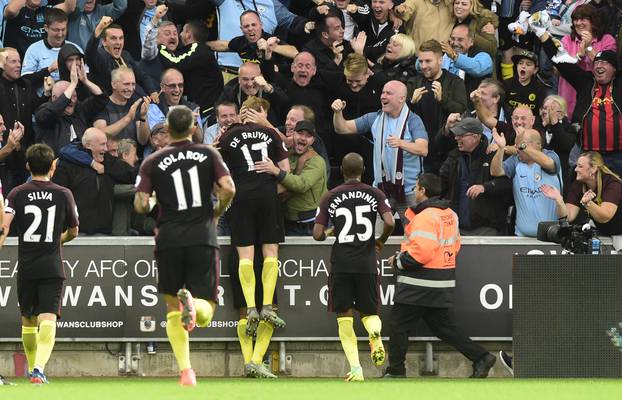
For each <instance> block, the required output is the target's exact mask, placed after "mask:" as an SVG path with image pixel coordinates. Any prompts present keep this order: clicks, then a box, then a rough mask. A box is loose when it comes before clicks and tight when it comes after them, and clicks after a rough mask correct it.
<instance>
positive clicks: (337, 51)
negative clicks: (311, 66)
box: [303, 14, 353, 71]
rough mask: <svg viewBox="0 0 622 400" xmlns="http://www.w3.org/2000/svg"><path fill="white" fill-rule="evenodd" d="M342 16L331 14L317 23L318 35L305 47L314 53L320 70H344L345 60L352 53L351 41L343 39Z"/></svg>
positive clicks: (316, 31)
mask: <svg viewBox="0 0 622 400" xmlns="http://www.w3.org/2000/svg"><path fill="white" fill-rule="evenodd" d="M343 32H344V30H343V25H342V22H341V18H339V16H337V15H335V14H329V15H327V16H326V17H324V18H323V19H322V20H320V21H319V22H317V23H316V27H315V34H316V37H315V38H313V39H311V40H310V41H309V42H308V43H307V44H306V45H305V46H304V48H303V51H307V52H309V53H311V54H312V55H313V57H314V58H315V62H316V65H317V67H318V68H319V69H320V71H343V60H345V58H346V57H347V56H348V54H350V53H352V52H353V50H352V46H351V45H350V42H348V41H344V40H343Z"/></svg>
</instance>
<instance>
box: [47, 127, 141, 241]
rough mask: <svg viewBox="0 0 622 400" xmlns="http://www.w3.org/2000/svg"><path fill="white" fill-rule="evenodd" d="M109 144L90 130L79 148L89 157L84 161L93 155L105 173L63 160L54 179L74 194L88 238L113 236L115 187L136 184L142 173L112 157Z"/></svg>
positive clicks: (86, 132) (92, 129)
mask: <svg viewBox="0 0 622 400" xmlns="http://www.w3.org/2000/svg"><path fill="white" fill-rule="evenodd" d="M107 142H108V138H107V136H106V133H104V131H102V130H100V129H97V128H89V129H87V130H86V131H85V132H84V135H83V136H82V144H81V145H80V146H78V150H79V151H81V152H83V153H85V155H84V157H87V156H89V155H90V156H91V157H92V158H93V160H94V161H95V162H97V163H100V164H102V165H103V166H104V171H105V173H103V174H100V173H98V172H97V171H95V170H94V169H93V168H91V167H90V166H88V165H83V164H76V163H73V162H70V161H67V160H66V159H65V160H63V159H62V158H61V160H60V161H59V162H58V167H57V169H56V173H55V174H54V177H53V181H54V183H56V184H59V185H61V186H64V187H66V188H68V189H69V190H71V192H72V193H73V196H74V198H75V199H76V205H77V206H78V214H79V215H80V232H81V233H84V234H87V235H95V234H107V235H110V234H111V232H112V214H113V204H114V185H115V184H117V183H126V184H131V183H134V182H135V181H136V173H137V172H138V171H137V169H136V168H132V167H131V166H130V165H129V164H128V163H126V162H125V161H122V160H120V159H118V158H116V157H113V156H111V155H110V154H108V153H107ZM68 146H71V144H69V145H68ZM62 151H63V150H61V153H62Z"/></svg>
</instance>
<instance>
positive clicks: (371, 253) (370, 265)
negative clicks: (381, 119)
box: [313, 153, 395, 382]
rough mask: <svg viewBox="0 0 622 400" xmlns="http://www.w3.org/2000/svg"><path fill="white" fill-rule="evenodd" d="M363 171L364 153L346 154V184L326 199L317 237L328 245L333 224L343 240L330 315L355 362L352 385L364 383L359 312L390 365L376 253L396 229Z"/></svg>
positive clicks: (335, 261) (379, 355)
mask: <svg viewBox="0 0 622 400" xmlns="http://www.w3.org/2000/svg"><path fill="white" fill-rule="evenodd" d="M363 168H364V164H363V158H362V157H361V156H360V155H358V154H356V153H349V154H346V156H345V157H344V158H343V161H342V163H341V173H342V174H343V179H344V183H343V185H340V186H338V187H336V188H334V189H333V190H331V191H330V192H328V193H326V194H325V195H324V196H323V197H322V200H321V202H320V207H319V209H318V215H317V217H316V218H315V225H314V227H313V238H314V239H315V240H319V241H323V240H325V239H326V236H327V231H326V227H327V226H328V225H329V223H331V222H332V224H333V228H330V229H329V232H328V233H329V234H331V235H333V234H334V236H335V237H336V238H337V239H336V241H335V244H334V245H333V248H332V252H331V272H330V276H329V297H330V301H329V303H328V304H329V307H328V311H329V312H335V313H337V324H338V325H339V339H340V340H341V345H342V346H343V351H344V353H345V354H346V358H347V359H348V363H349V364H350V371H349V372H348V373H347V374H346V381H348V382H353V381H362V380H364V377H363V368H361V364H360V362H359V354H358V346H357V338H356V333H355V332H354V326H353V323H354V310H356V311H358V312H359V314H360V317H361V322H362V323H363V326H365V329H366V330H367V333H368V334H369V345H370V347H371V359H372V361H373V362H374V364H375V365H382V364H384V361H385V351H384V346H383V345H382V337H381V330H382V321H381V320H380V317H379V316H378V307H379V304H378V290H379V289H378V282H379V281H378V272H377V269H376V264H377V260H376V253H379V252H380V250H382V248H383V246H384V243H385V242H386V240H387V239H388V238H389V235H391V232H393V227H394V226H395V221H394V220H393V214H392V211H391V207H389V204H388V201H387V199H386V197H385V196H384V194H383V193H382V192H381V191H380V190H378V189H376V188H372V187H371V186H368V185H366V184H364V183H361V175H362V173H363ZM378 215H380V216H381V218H382V222H383V229H382V234H381V235H380V237H379V238H378V239H376V235H375V232H374V227H375V225H376V218H377V216H378ZM352 221H354V223H353V222H352Z"/></svg>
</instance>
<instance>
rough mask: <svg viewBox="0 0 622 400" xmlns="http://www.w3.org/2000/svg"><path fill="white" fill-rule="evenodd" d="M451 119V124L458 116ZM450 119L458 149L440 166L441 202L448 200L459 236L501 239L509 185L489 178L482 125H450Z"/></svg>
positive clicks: (468, 122) (474, 121) (463, 121)
mask: <svg viewBox="0 0 622 400" xmlns="http://www.w3.org/2000/svg"><path fill="white" fill-rule="evenodd" d="M452 116H453V117H454V118H453V121H455V120H456V118H455V117H457V116H458V115H456V114H452ZM452 116H450V117H449V121H448V125H450V124H451V125H453V126H451V127H450V128H449V131H450V132H451V134H453V136H454V139H455V140H456V143H457V144H458V145H457V147H456V148H455V149H453V150H451V151H450V152H449V155H448V157H447V159H446V160H445V162H444V163H443V165H442V166H441V171H440V177H441V184H442V190H441V198H444V199H447V200H449V201H450V202H451V208H452V209H453V210H454V211H455V212H456V213H457V214H458V217H459V221H460V234H461V235H463V236H499V235H504V234H506V230H507V229H506V218H507V215H508V205H509V204H508V203H509V202H508V198H511V196H512V183H511V181H510V180H509V179H507V178H506V177H502V178H495V177H493V176H492V175H491V173H490V162H491V161H492V158H493V154H489V153H487V152H486V150H487V148H488V140H487V139H486V137H485V136H484V135H483V128H482V123H481V122H479V121H478V120H477V119H475V118H464V119H461V120H459V121H458V122H455V124H454V122H453V121H452Z"/></svg>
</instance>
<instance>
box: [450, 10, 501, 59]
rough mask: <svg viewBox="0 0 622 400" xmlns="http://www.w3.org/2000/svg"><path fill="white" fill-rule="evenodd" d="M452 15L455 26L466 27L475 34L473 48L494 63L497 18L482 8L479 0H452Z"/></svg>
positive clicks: (495, 57) (495, 56)
mask: <svg viewBox="0 0 622 400" xmlns="http://www.w3.org/2000/svg"><path fill="white" fill-rule="evenodd" d="M453 15H454V19H455V22H456V25H457V24H465V25H468V26H469V30H470V31H471V32H475V41H474V42H475V46H477V47H478V48H479V49H480V50H483V51H485V52H486V53H488V54H490V57H491V58H492V60H493V61H496V59H497V47H498V46H497V38H496V37H495V33H496V31H497V28H498V27H499V17H497V15H496V14H495V13H493V12H492V11H490V10H488V9H487V8H484V6H482V4H481V3H480V2H479V0H454V7H453Z"/></svg>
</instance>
